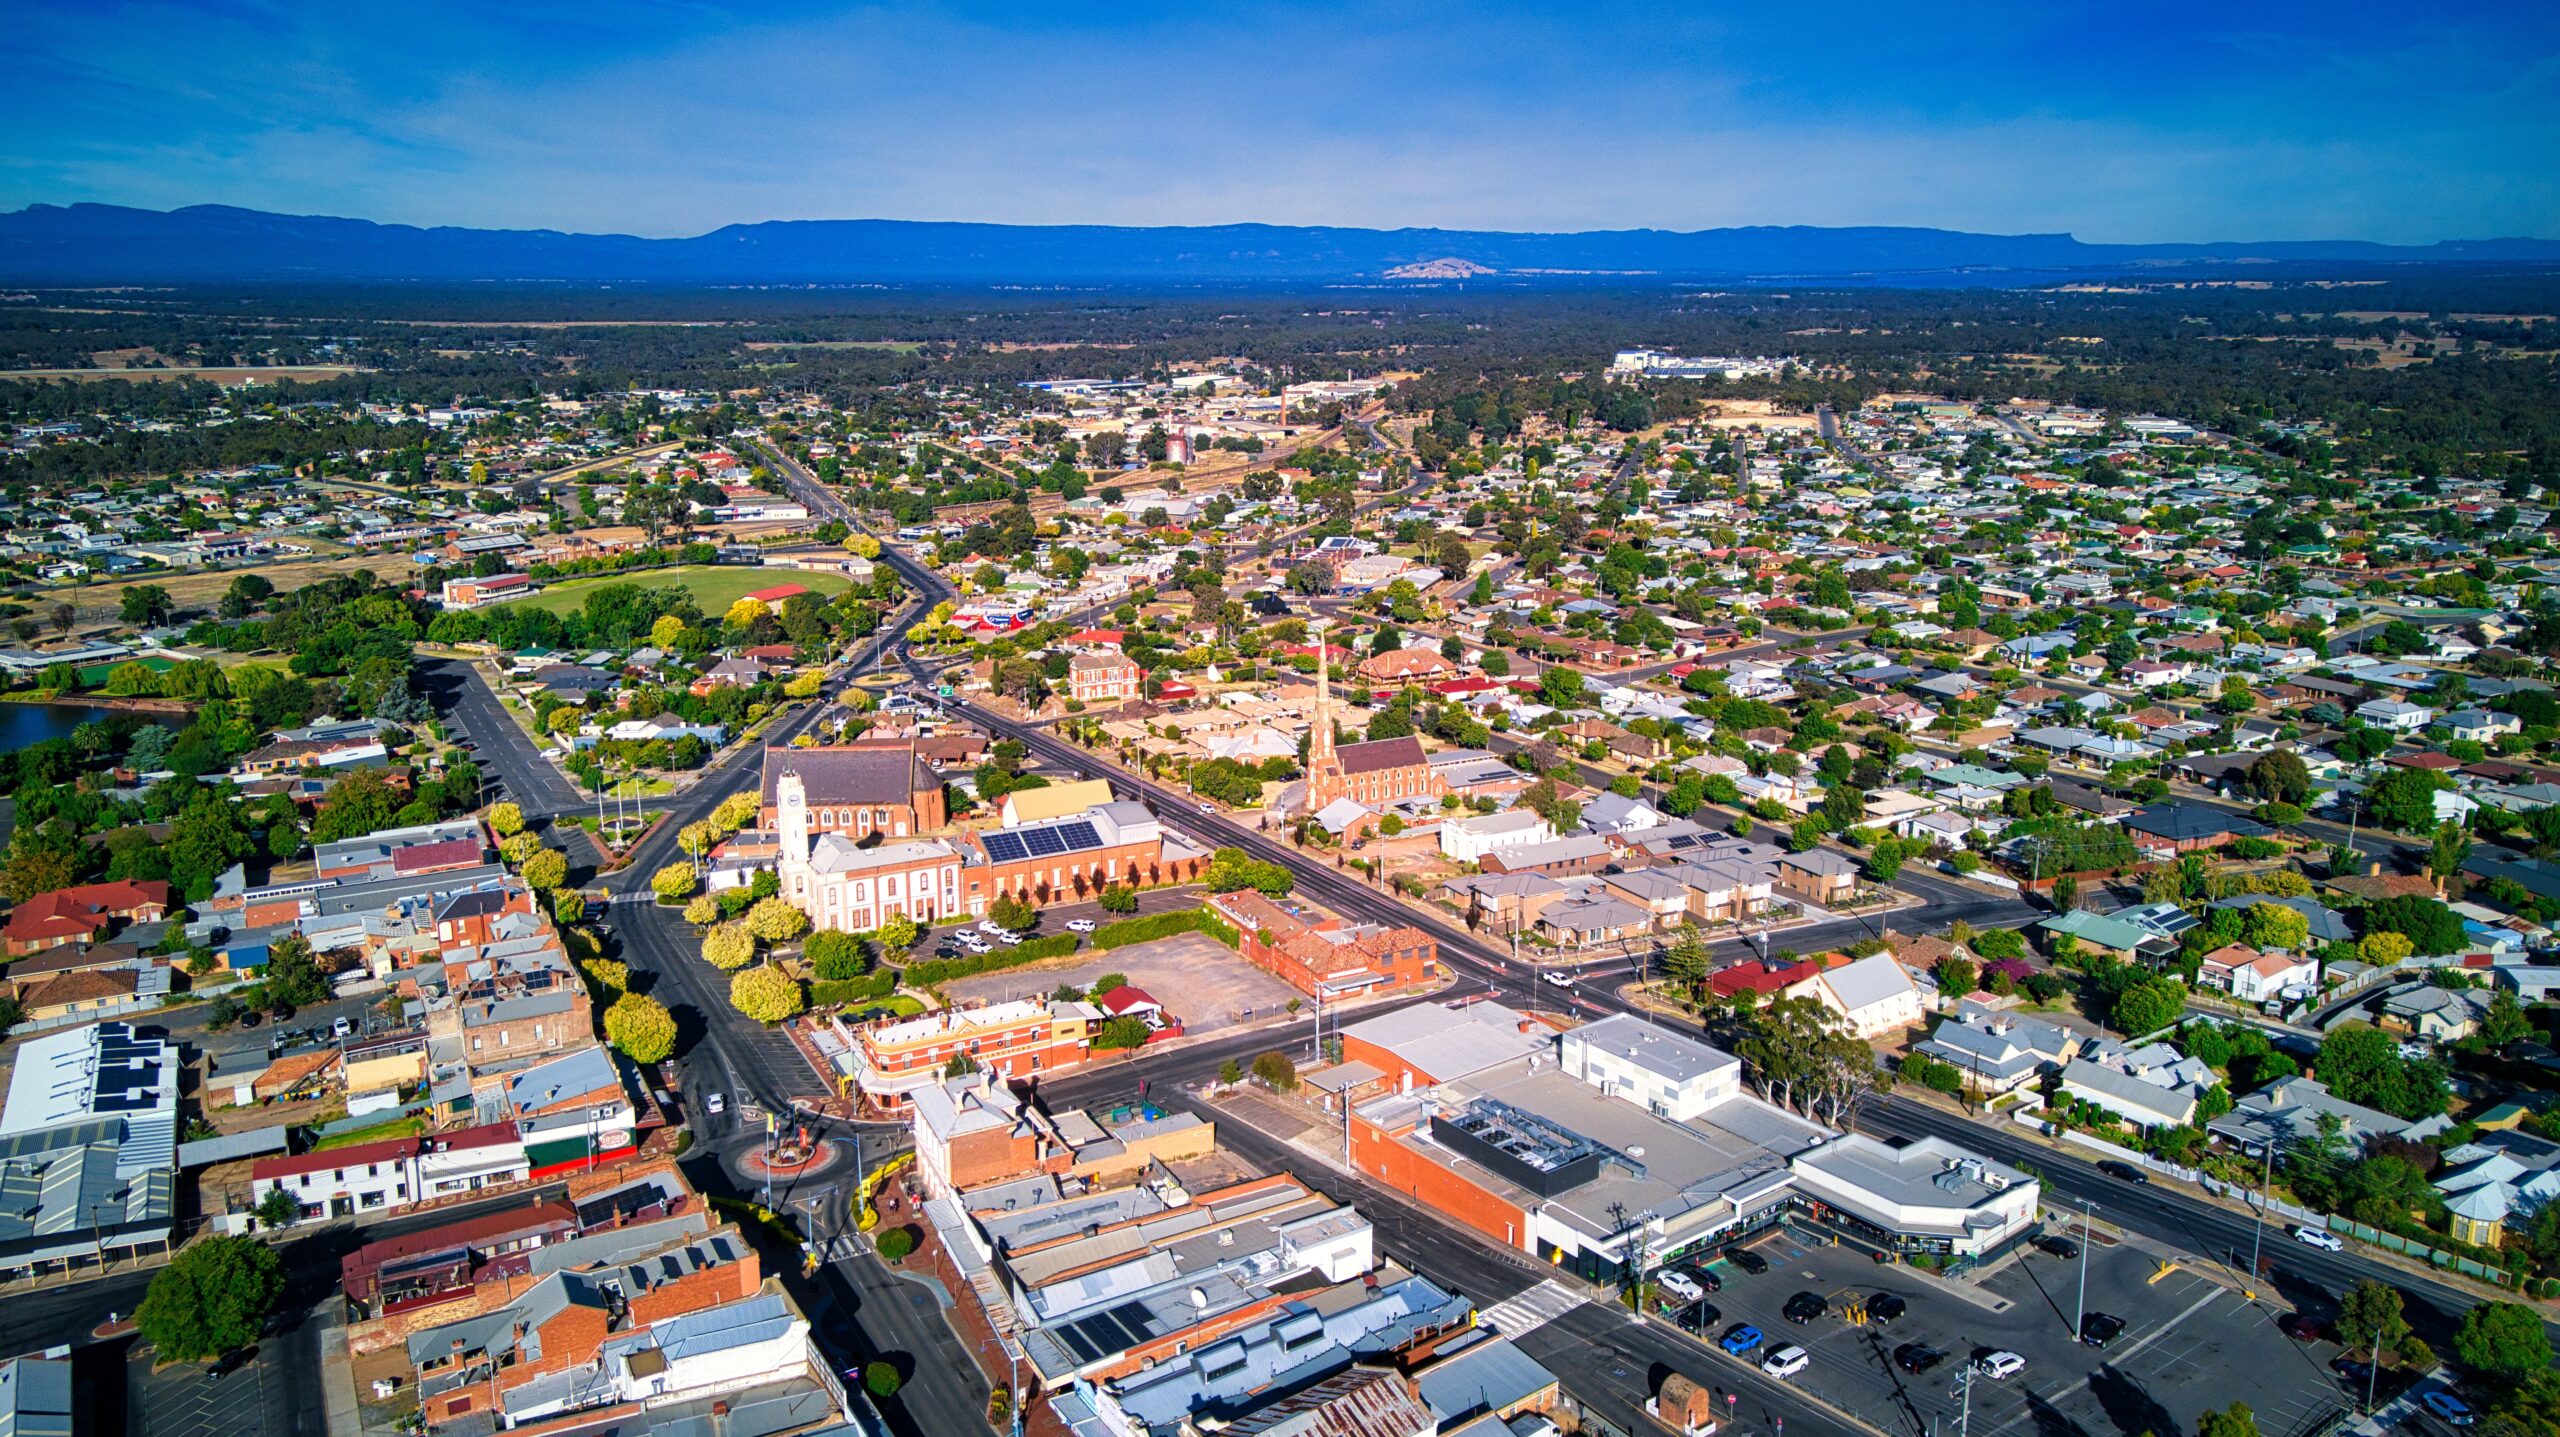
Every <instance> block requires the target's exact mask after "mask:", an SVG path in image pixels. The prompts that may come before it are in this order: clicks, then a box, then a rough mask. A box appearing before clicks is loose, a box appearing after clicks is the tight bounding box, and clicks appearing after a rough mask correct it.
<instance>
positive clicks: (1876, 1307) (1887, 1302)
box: [1867, 1292, 1911, 1322]
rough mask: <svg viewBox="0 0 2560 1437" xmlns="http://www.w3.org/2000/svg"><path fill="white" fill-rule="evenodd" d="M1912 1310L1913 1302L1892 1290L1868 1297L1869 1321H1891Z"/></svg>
mask: <svg viewBox="0 0 2560 1437" xmlns="http://www.w3.org/2000/svg"><path fill="white" fill-rule="evenodd" d="M1910 1310H1911V1304H1910V1303H1907V1302H1905V1301H1903V1300H1902V1298H1901V1297H1900V1296H1899V1295H1897V1294H1895V1293H1890V1292H1879V1293H1877V1294H1876V1295H1875V1296H1873V1297H1870V1298H1868V1299H1867V1321H1869V1322H1891V1321H1893V1320H1894V1319H1895V1318H1897V1317H1900V1316H1901V1315H1902V1314H1904V1313H1906V1312H1909V1311H1910Z"/></svg>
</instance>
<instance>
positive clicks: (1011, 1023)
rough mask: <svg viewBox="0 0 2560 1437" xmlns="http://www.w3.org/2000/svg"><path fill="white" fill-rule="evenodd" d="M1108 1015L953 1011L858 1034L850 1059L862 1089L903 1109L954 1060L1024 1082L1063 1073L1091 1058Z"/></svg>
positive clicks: (1055, 1008)
mask: <svg viewBox="0 0 2560 1437" xmlns="http://www.w3.org/2000/svg"><path fill="white" fill-rule="evenodd" d="M1101 1025H1102V1010H1101V1009H1099V1008H1097V1007H1095V1006H1093V1005H1092V1004H1091V1003H1065V1002H1057V1001H1054V1000H1050V999H1045V998H1025V999H1017V1000H1015V1001H1013V1002H1010V1003H994V1004H990V1005H988V1006H986V1007H984V1008H959V1009H947V1010H945V1011H943V1012H939V1013H928V1014H926V1015H925V1016H923V1017H921V1018H909V1019H906V1020H904V1021H901V1022H892V1023H875V1024H873V1025H871V1026H870V1027H867V1028H862V1029H858V1030H856V1033H855V1042H856V1051H855V1052H854V1053H852V1054H850V1055H849V1057H850V1061H851V1067H852V1072H851V1074H850V1076H851V1077H852V1078H853V1080H854V1083H855V1085H856V1086H857V1087H858V1088H860V1089H861V1092H862V1096H863V1097H864V1098H865V1099H866V1100H868V1101H869V1102H871V1103H872V1104H874V1105H876V1106H878V1107H882V1108H899V1107H904V1106H905V1105H906V1104H907V1102H908V1101H909V1097H910V1095H911V1094H913V1093H914V1092H915V1091H916V1090H917V1089H919V1088H923V1087H926V1086H928V1085H930V1084H934V1083H938V1082H940V1081H941V1080H942V1070H943V1068H944V1067H946V1066H947V1065H948V1064H949V1063H950V1062H951V1060H952V1059H953V1058H956V1057H960V1056H963V1055H965V1056H967V1057H968V1058H969V1059H971V1060H972V1061H974V1062H975V1063H976V1064H977V1065H978V1069H979V1071H980V1072H984V1073H992V1074H994V1075H995V1076H996V1077H997V1078H999V1079H1010V1080H1013V1081H1024V1080H1028V1079H1030V1078H1033V1077H1035V1076H1038V1075H1041V1074H1046V1073H1056V1072H1062V1071H1064V1070H1066V1069H1069V1068H1073V1067H1075V1066H1077V1065H1078V1064H1081V1063H1082V1062H1084V1061H1085V1059H1086V1057H1087V1056H1089V1055H1090V1053H1091V1050H1092V1043H1093V1034H1094V1031H1095V1030H1096V1029H1098V1028H1099V1027H1101Z"/></svg>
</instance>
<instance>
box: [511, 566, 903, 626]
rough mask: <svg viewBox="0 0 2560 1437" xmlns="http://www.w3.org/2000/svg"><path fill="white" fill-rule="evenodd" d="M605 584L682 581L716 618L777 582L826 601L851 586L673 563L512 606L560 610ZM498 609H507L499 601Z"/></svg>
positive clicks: (780, 573)
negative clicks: (797, 587)
mask: <svg viewBox="0 0 2560 1437" xmlns="http://www.w3.org/2000/svg"><path fill="white" fill-rule="evenodd" d="M607 584H638V585H639V586H640V587H642V588H644V589H663V588H665V587H667V586H668V585H669V584H682V585H684V586H685V587H686V588H687V589H690V590H692V591H693V601H694V602H695V603H697V604H700V605H701V606H702V612H703V614H704V615H705V616H706V617H708V618H710V619H711V620H713V621H714V622H717V621H718V620H719V618H720V616H721V615H723V614H725V613H727V612H729V606H730V605H731V604H734V603H736V602H737V601H738V600H740V599H742V598H744V597H746V596H747V595H749V594H752V593H754V592H756V591H757V590H759V589H771V588H775V587H777V586H779V585H783V584H798V585H800V586H801V587H803V588H805V589H807V590H808V591H809V592H810V593H813V594H816V595H818V596H819V597H820V598H822V599H832V598H834V597H835V596H836V595H838V594H841V593H843V592H844V591H845V590H847V589H850V588H852V587H853V581H852V580H851V579H848V578H845V577H844V576H843V575H841V574H811V573H803V572H801V571H800V570H798V569H746V568H733V567H718V568H715V567H710V566H696V567H690V568H685V567H679V568H674V569H643V570H641V571H639V572H638V573H633V574H598V575H596V576H595V577H593V578H587V579H568V580H564V581H562V582H560V583H557V584H553V585H551V586H549V587H547V588H545V589H544V590H543V591H542V592H541V593H538V594H536V595H534V596H533V597H532V598H530V599H518V600H516V601H515V602H516V603H518V604H530V605H532V606H533V607H534V608H537V609H548V610H550V611H551V612H552V613H555V614H565V613H568V612H569V611H570V610H572V609H575V608H577V607H579V606H580V605H582V604H584V603H586V601H587V595H588V594H589V593H591V592H593V591H594V590H597V589H600V588H602V587H604V586H605V585H607ZM498 607H499V608H507V607H509V606H508V605H505V604H501V605H499V606H498Z"/></svg>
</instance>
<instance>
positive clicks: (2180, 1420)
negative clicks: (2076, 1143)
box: [1704, 1230, 2350, 1437]
mask: <svg viewBox="0 0 2560 1437" xmlns="http://www.w3.org/2000/svg"><path fill="white" fill-rule="evenodd" d="M1753 1251H1755V1252H1758V1253H1760V1254H1761V1255H1762V1256H1763V1257H1765V1258H1767V1259H1768V1260H1769V1263H1770V1270H1769V1271H1768V1272H1766V1273H1764V1274H1761V1275H1759V1276H1756V1277H1754V1276H1749V1275H1746V1274H1744V1273H1742V1272H1741V1271H1739V1270H1738V1269H1736V1268H1735V1267H1733V1266H1732V1265H1731V1264H1730V1263H1724V1262H1719V1263H1717V1264H1716V1265H1715V1266H1714V1268H1713V1269H1712V1270H1713V1271H1714V1272H1715V1273H1716V1274H1717V1275H1718V1276H1719V1277H1720V1278H1722V1279H1723V1283H1724V1286H1723V1290H1722V1291H1719V1292H1714V1293H1710V1294H1708V1297H1707V1301H1708V1303H1709V1304H1710V1305H1712V1306H1713V1307H1715V1308H1716V1309H1717V1310H1718V1314H1719V1316H1718V1320H1717V1322H1716V1323H1715V1324H1713V1326H1712V1327H1711V1328H1710V1330H1709V1331H1708V1332H1707V1333H1706V1335H1705V1337H1704V1340H1705V1341H1706V1342H1708V1343H1709V1344H1710V1345H1712V1344H1713V1343H1714V1341H1715V1339H1716V1338H1717V1337H1719V1336H1721V1335H1722V1334H1723V1332H1724V1331H1725V1330H1726V1329H1727V1328H1729V1327H1730V1326H1732V1325H1733V1324H1735V1323H1738V1322H1747V1323H1750V1324H1752V1325H1753V1326H1755V1327H1758V1328H1759V1329H1760V1330H1761V1331H1762V1332H1763V1333H1765V1334H1767V1340H1766V1342H1765V1343H1764V1345H1763V1346H1762V1347H1761V1349H1760V1351H1759V1352H1757V1353H1755V1354H1753V1357H1752V1360H1753V1361H1754V1362H1755V1363H1756V1362H1757V1361H1758V1360H1759V1359H1760V1358H1761V1357H1765V1356H1766V1355H1767V1354H1768V1353H1770V1352H1772V1351H1775V1350H1776V1349H1778V1348H1781V1347H1785V1346H1787V1345H1788V1344H1790V1343H1792V1344H1796V1345H1799V1346H1802V1347H1804V1348H1805V1349H1807V1351H1809V1352H1810V1353H1811V1354H1812V1358H1813V1361H1812V1365H1811V1366H1810V1367H1809V1368H1808V1369H1807V1370H1806V1371H1804V1372H1802V1373H1800V1374H1798V1375H1797V1376H1795V1377H1793V1378H1791V1379H1789V1382H1790V1385H1792V1386H1796V1387H1799V1388H1802V1389H1804V1390H1805V1391H1807V1392H1809V1393H1811V1394H1812V1395H1814V1396H1816V1397H1819V1398H1821V1399H1822V1400H1824V1401H1826V1402H1828V1403H1830V1404H1831V1405H1833V1406H1835V1407H1838V1408H1840V1409H1841V1410H1843V1411H1845V1412H1848V1413H1850V1414H1852V1415H1854V1416H1856V1417H1857V1418H1859V1419H1860V1420H1862V1421H1865V1422H1867V1423H1870V1424H1872V1425H1874V1426H1876V1427H1878V1428H1881V1429H1883V1430H1885V1431H1887V1432H1897V1433H1901V1432H1908V1433H1913V1434H1916V1437H1925V1434H1928V1433H1931V1432H1933V1431H1935V1432H1948V1431H1952V1430H1954V1429H1955V1428H1956V1426H1957V1424H1958V1420H1959V1416H1960V1413H1961V1411H1962V1408H1963V1402H1962V1399H1961V1395H1960V1387H1959V1384H1958V1378H1959V1376H1960V1375H1961V1374H1962V1373H1963V1372H1964V1371H1965V1369H1966V1367H1967V1365H1968V1363H1969V1362H1970V1361H1971V1360H1972V1359H1973V1358H1975V1357H1977V1356H1979V1355H1982V1354H1984V1353H1988V1352H1993V1351H2009V1352H2015V1353H2017V1354H2018V1355H2019V1356H2021V1357H2023V1358H2024V1359H2025V1360H2026V1366H2025V1369H2024V1370H2023V1371H2021V1372H2019V1373H2018V1374H2017V1375H2016V1376H2013V1377H2010V1378H2008V1379H2006V1380H2004V1381H1993V1380H1988V1379H1984V1380H1978V1381H1976V1382H1975V1383H1974V1384H1973V1397H1972V1409H1973V1410H1972V1414H1971V1418H1970V1424H1969V1427H1970V1437H2070V1434H2090V1437H2095V1434H2103V1433H2123V1434H2126V1437H2135V1434H2140V1433H2143V1432H2152V1433H2167V1432H2180V1431H2193V1430H2194V1429H2195V1424H2196V1419H2197V1418H2198V1417H2199V1416H2200V1415H2201V1414H2203V1413H2204V1412H2206V1411H2207V1410H2218V1409H2221V1408H2224V1407H2227V1406H2229V1405H2230V1404H2231V1403H2234V1402H2246V1403H2248V1404H2249V1406H2250V1407H2251V1409H2252V1410H2253V1411H2254V1412H2255V1413H2256V1415H2257V1420H2258V1426H2259V1429H2260V1430H2261V1431H2262V1432H2264V1433H2265V1434H2266V1437H2293V1434H2297V1433H2302V1432H2307V1431H2308V1430H2309V1429H2310V1428H2312V1427H2313V1426H2315V1425H2317V1424H2318V1423H2319V1422H2320V1421H2321V1420H2322V1419H2323V1418H2325V1417H2326V1416H2328V1415H2329V1414H2330V1413H2332V1412H2335V1411H2337V1410H2338V1409H2340V1408H2343V1407H2347V1406H2349V1405H2350V1398H2349V1396H2348V1394H2347V1393H2346V1392H2345V1391H2344V1389H2343V1388H2342V1387H2341V1385H2340V1383H2339V1381H2338V1379H2337V1378H2336V1377H2334V1376H2333V1375H2332V1374H2331V1373H2330V1372H2329V1370H2328V1366H2327V1364H2328V1363H2329V1361H2330V1360H2331V1359H2332V1358H2334V1357H2336V1356H2338V1353H2339V1349H2338V1348H2337V1346H2336V1345H2335V1344H2332V1343H2327V1342H2314V1343H2297V1342H2294V1341H2292V1340H2291V1339H2289V1338H2287V1337H2285V1336H2284V1335H2283V1334H2282V1333H2281V1332H2279V1331H2278V1330H2277V1329H2276V1326H2275V1320H2276V1318H2277V1317H2279V1316H2281V1315H2282V1314H2283V1312H2284V1311H2285V1310H2286V1309H2283V1308H2281V1307H2274V1308H2271V1307H2268V1306H2265V1305H2256V1306H2253V1305H2251V1304H2249V1303H2247V1302H2244V1301H2243V1300H2242V1299H2241V1297H2240V1295H2239V1294H2238V1293H2237V1292H2234V1291H2232V1290H2230V1289H2229V1288H2226V1287H2224V1286H2221V1285H2219V1284H2217V1283H2215V1282H2212V1281H2210V1280H2208V1279H2206V1278H2204V1277H2201V1276H2199V1275H2197V1274H2195V1273H2193V1272H2191V1271H2187V1270H2184V1269H2181V1270H2177V1271H2173V1272H2171V1273H2170V1274H2169V1275H2168V1276H2167V1277H2164V1278H2162V1279H2161V1280H2160V1281H2159V1282H2157V1283H2153V1282H2151V1281H2150V1280H2149V1279H2150V1278H2151V1277H2152V1275H2153V1273H2154V1272H2155V1271H2156V1270H2157V1264H2156V1262H2155V1261H2154V1260H2153V1259H2151V1258H2150V1257H2149V1256H2147V1255H2145V1254H2143V1253H2140V1252H2136V1251H2134V1250H2132V1249H2130V1248H2126V1247H2121V1246H2114V1245H2105V1244H2092V1245H2091V1246H2090V1247H2089V1248H2088V1250H2087V1259H2088V1261H2087V1268H2088V1277H2087V1281H2088V1297H2087V1310H2089V1311H2096V1312H2105V1313H2110V1314H2113V1315H2115V1316H2117V1317H2120V1318H2122V1319H2124V1322H2125V1327H2124V1330H2123V1331H2122V1332H2121V1333H2119V1334H2117V1335H2116V1336H2115V1337H2114V1338H2113V1339H2112V1340H2111V1341H2110V1342H2109V1343H2108V1344H2107V1346H2106V1347H2105V1348H2104V1349H2095V1348H2090V1347H2085V1346H2082V1345H2081V1344H2080V1343H2079V1342H2078V1341H2077V1340H2076V1337H2075V1335H2074V1326H2073V1324H2074V1317H2075V1313H2076V1312H2078V1311H2079V1310H2080V1307H2079V1301H2080V1296H2079V1294H2080V1282H2081V1263H2080V1262H2078V1261H2076V1260H2065V1259H2063V1258H2059V1257H2055V1256H2052V1255H2050V1254H2047V1253H2043V1252H2029V1253H2027V1254H2025V1255H2024V1256H2020V1257H2014V1258H2010V1259H2008V1260H2006V1261H2003V1262H2001V1263H1998V1264H1995V1265H1994V1268H1993V1269H1992V1271H1991V1273H1990V1275H1989V1276H1987V1277H1985V1278H1983V1279H1981V1280H1980V1281H1973V1282H1949V1281H1946V1280H1943V1279H1940V1278H1937V1277H1934V1276H1930V1275H1927V1274H1924V1273H1921V1272H1918V1271H1916V1270H1914V1269H1912V1268H1910V1267H1907V1266H1891V1267H1880V1266H1877V1265H1875V1264H1874V1263H1873V1262H1872V1261H1871V1260H1870V1259H1869V1257H1868V1256H1867V1254H1865V1253H1863V1252H1858V1251H1855V1250H1853V1249H1849V1248H1840V1247H1823V1246H1816V1245H1814V1244H1813V1243H1811V1242H1810V1241H1807V1240H1806V1239H1804V1238H1802V1237H1799V1236H1798V1235H1797V1234H1795V1233H1794V1232H1792V1231H1784V1230H1782V1231H1780V1232H1777V1233H1774V1234H1771V1235H1768V1236H1766V1237H1763V1238H1762V1239H1760V1240H1759V1241H1758V1242H1756V1243H1755V1244H1754V1245H1753ZM1801 1292H1811V1293H1814V1294H1816V1295H1818V1296H1820V1297H1822V1298H1824V1299H1825V1301H1826V1302H1827V1304H1828V1306H1829V1311H1828V1312H1827V1313H1825V1314H1824V1315H1823V1316H1821V1317H1818V1318H1815V1319H1814V1320H1813V1321H1811V1322H1810V1323H1805V1324H1798V1323H1793V1322H1790V1321H1788V1320H1787V1319H1786V1318H1785V1317H1784V1316H1783V1315H1782V1312H1783V1309H1784V1308H1785V1306H1786V1305H1787V1303H1788V1300H1789V1299H1790V1298H1792V1297H1794V1296H1795V1295H1796V1294H1798V1293H1801ZM1879 1292H1890V1293H1893V1294H1895V1295H1897V1296H1900V1297H1901V1298H1903V1299H1904V1300H1905V1301H1906V1302H1907V1303H1908V1304H1909V1307H1908V1310H1907V1311H1906V1312H1905V1313H1904V1314H1903V1315H1902V1316H1901V1317H1899V1318H1897V1319H1895V1320H1893V1321H1891V1322H1884V1323H1864V1324H1859V1323H1852V1322H1850V1321H1848V1320H1847V1319H1846V1316H1845V1315H1844V1310H1845V1309H1846V1308H1848V1307H1849V1305H1850V1304H1851V1303H1852V1302H1853V1301H1856V1300H1861V1299H1871V1298H1872V1296H1873V1295H1874V1294H1876V1293H1879ZM1909 1343H1919V1344H1923V1345H1925V1346H1928V1347H1932V1348H1935V1349H1937V1350H1939V1351H1941V1352H1944V1353H1946V1354H1947V1357H1946V1358H1945V1360H1943V1361H1941V1362H1940V1363H1938V1364H1937V1365H1936V1366H1935V1367H1933V1368H1932V1369H1931V1370H1929V1371H1927V1372H1926V1373H1923V1374H1917V1375H1915V1374H1912V1373H1909V1372H1906V1371H1904V1370H1902V1368H1901V1367H1899V1366H1898V1365H1897V1364H1896V1362H1895V1358H1894V1354H1895V1352H1896V1350H1897V1349H1899V1348H1901V1347H1902V1346H1904V1345H1905V1344H1909Z"/></svg>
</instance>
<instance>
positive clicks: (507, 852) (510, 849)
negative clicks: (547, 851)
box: [498, 833, 542, 863]
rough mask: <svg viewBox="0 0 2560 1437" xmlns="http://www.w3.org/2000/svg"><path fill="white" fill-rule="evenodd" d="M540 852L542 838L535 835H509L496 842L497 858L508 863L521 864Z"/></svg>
mask: <svg viewBox="0 0 2560 1437" xmlns="http://www.w3.org/2000/svg"><path fill="white" fill-rule="evenodd" d="M541 851H542V836H541V835H540V834H536V833H517V834H510V835H509V836H507V837H506V838H503V839H500V840H499V842H498V856H499V857H500V858H503V859H505V860H506V861H508V862H509V863H522V862H524V861H525V860H526V859H528V858H531V857H533V856H534V855H535V854H537V853H540V852H541Z"/></svg>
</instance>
